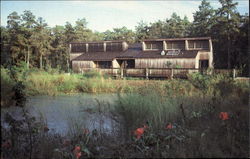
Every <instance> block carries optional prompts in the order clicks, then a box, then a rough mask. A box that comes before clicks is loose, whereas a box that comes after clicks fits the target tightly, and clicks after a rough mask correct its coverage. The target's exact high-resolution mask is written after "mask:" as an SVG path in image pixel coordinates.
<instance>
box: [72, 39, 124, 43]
mask: <svg viewBox="0 0 250 159" xmlns="http://www.w3.org/2000/svg"><path fill="white" fill-rule="evenodd" d="M104 42H107V43H109V42H114V43H117V42H119V43H122V42H126V41H122V40H102V41H86V42H71V43H70V44H86V43H88V44H89V43H104Z"/></svg>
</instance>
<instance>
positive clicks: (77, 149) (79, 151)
mask: <svg viewBox="0 0 250 159" xmlns="http://www.w3.org/2000/svg"><path fill="white" fill-rule="evenodd" d="M74 154H75V156H76V158H77V159H79V158H80V157H81V156H82V152H81V147H80V146H76V147H75V149H74Z"/></svg>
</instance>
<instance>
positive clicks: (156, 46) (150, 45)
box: [145, 41, 163, 50]
mask: <svg viewBox="0 0 250 159" xmlns="http://www.w3.org/2000/svg"><path fill="white" fill-rule="evenodd" d="M145 45H146V50H162V48H163V47H162V45H163V42H162V41H159V42H158V41H154V42H145Z"/></svg>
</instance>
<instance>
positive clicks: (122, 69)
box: [121, 68, 123, 78]
mask: <svg viewBox="0 0 250 159" xmlns="http://www.w3.org/2000/svg"><path fill="white" fill-rule="evenodd" d="M121 78H123V68H121Z"/></svg>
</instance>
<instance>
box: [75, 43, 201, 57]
mask: <svg viewBox="0 0 250 159" xmlns="http://www.w3.org/2000/svg"><path fill="white" fill-rule="evenodd" d="M161 51H162V50H158V51H142V46H141V43H136V44H133V45H130V46H129V48H128V49H127V50H125V51H120V52H119V51H118V52H88V53H83V54H82V55H80V56H78V57H76V58H75V59H73V61H112V60H113V59H134V58H135V59H139V58H195V57H196V55H197V53H198V50H182V51H181V52H180V53H179V54H178V55H161ZM165 52H166V51H165Z"/></svg>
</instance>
